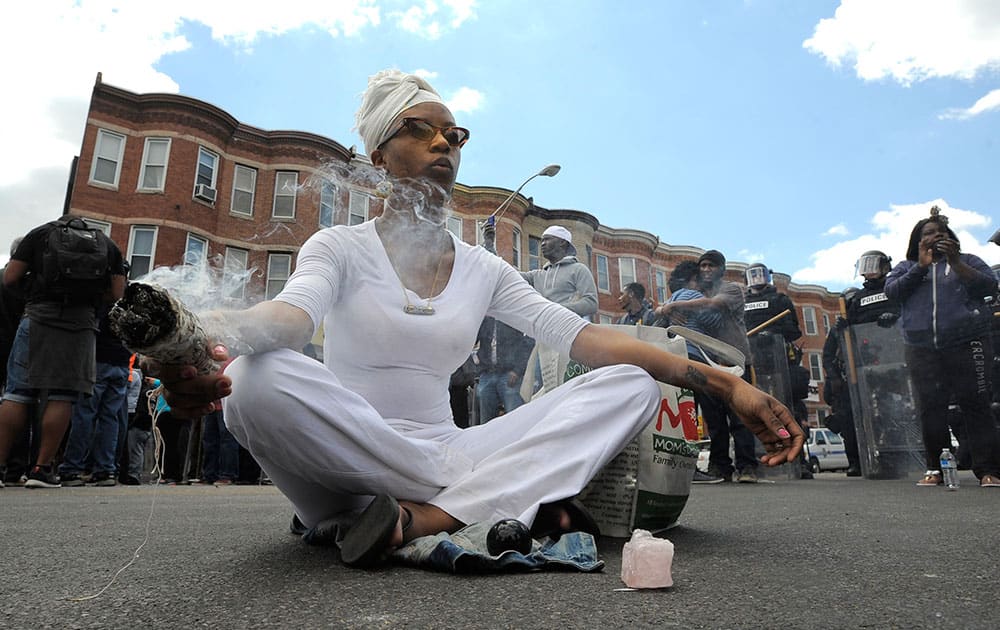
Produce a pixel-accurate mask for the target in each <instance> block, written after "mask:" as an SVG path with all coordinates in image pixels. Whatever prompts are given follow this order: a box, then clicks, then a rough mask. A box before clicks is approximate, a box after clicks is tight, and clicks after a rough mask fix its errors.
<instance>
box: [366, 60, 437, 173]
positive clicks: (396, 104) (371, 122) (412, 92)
mask: <svg viewBox="0 0 1000 630" xmlns="http://www.w3.org/2000/svg"><path fill="white" fill-rule="evenodd" d="M427 102H431V103H442V104H443V103H444V101H442V100H441V97H440V96H438V93H437V92H436V91H435V90H434V88H432V87H431V84H430V83H428V82H427V81H424V80H423V79H421V78H420V77H418V76H416V75H414V74H406V73H405V72H401V71H399V70H395V69H392V70H382V71H381V72H379V73H377V74H375V75H372V76H371V77H369V78H368V89H367V90H365V93H364V95H363V96H362V99H361V108H360V109H358V113H357V114H355V116H354V122H355V125H356V129H357V130H358V134H359V135H360V136H361V140H362V141H363V142H364V143H365V153H367V154H368V155H371V154H372V151H374V150H375V149H377V148H378V145H380V144H382V143H383V142H385V139H386V137H388V136H389V134H390V133H391V131H393V130H392V129H391V125H392V122H393V121H394V120H396V117H397V116H399V114H400V113H402V112H403V111H404V110H407V109H409V108H411V107H413V106H414V105H419V104H420V103H427Z"/></svg>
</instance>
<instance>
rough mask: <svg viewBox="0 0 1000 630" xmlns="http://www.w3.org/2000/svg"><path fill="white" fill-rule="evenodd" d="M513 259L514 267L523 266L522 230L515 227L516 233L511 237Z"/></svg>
mask: <svg viewBox="0 0 1000 630" xmlns="http://www.w3.org/2000/svg"><path fill="white" fill-rule="evenodd" d="M511 238H512V241H511V261H512V262H513V263H514V269H520V268H521V230H519V229H517V228H514V235H513V236H512V237H511Z"/></svg>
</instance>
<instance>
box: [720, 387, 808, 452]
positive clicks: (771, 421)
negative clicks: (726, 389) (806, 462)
mask: <svg viewBox="0 0 1000 630" xmlns="http://www.w3.org/2000/svg"><path fill="white" fill-rule="evenodd" d="M727 402H728V404H729V408H730V409H731V410H732V411H733V413H735V414H736V415H737V416H739V418H740V420H742V421H743V424H744V425H746V427H747V428H748V429H750V431H751V433H753V434H754V435H756V436H757V439H758V440H760V442H761V444H763V445H764V451H765V454H764V456H763V457H761V458H760V461H761V463H763V464H765V465H767V466H780V465H781V464H784V463H788V462H793V461H795V459H796V458H797V457H798V456H799V453H801V451H802V445H803V444H804V443H805V440H806V438H805V434H803V432H802V428H801V427H800V426H799V423H798V422H797V421H796V420H795V417H794V416H793V415H792V412H790V411H789V410H788V408H787V407H785V406H784V405H782V404H781V403H780V402H778V401H777V400H776V399H775V398H774V397H772V396H770V395H768V394H766V393H764V392H762V391H760V390H759V389H757V388H756V387H754V386H753V385H750V384H749V383H747V382H746V381H742V380H740V381H738V384H737V385H735V386H734V387H733V390H732V391H731V392H730V394H729V400H728V401H727Z"/></svg>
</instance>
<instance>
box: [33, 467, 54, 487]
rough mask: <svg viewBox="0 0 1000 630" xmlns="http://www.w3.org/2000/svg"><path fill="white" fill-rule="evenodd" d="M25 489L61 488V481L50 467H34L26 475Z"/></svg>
mask: <svg viewBox="0 0 1000 630" xmlns="http://www.w3.org/2000/svg"><path fill="white" fill-rule="evenodd" d="M24 487H25V488H61V487H62V481H61V480H60V479H59V475H57V474H56V471H55V470H53V469H52V467H51V466H35V467H33V468H32V469H31V472H29V473H28V480H27V481H25V482H24Z"/></svg>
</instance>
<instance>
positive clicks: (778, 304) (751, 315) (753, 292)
mask: <svg viewBox="0 0 1000 630" xmlns="http://www.w3.org/2000/svg"><path fill="white" fill-rule="evenodd" d="M746 278H747V287H748V288H749V290H748V291H747V295H746V304H745V305H744V307H743V308H744V311H745V312H744V319H745V320H746V325H747V330H753V329H754V328H756V327H757V326H760V325H761V324H763V323H764V322H766V321H767V320H769V319H771V318H772V317H774V316H775V315H778V314H779V313H781V312H783V311H785V310H786V309H787V310H788V311H789V313H788V315H785V316H784V317H782V318H781V319H779V320H778V321H776V322H774V323H773V324H771V325H770V326H768V327H767V328H765V329H764V330H762V331H761V332H770V333H774V334H780V335H782V336H783V337H784V338H785V341H787V342H789V343H791V342H792V341H795V340H796V339H798V338H799V337H801V336H802V331H801V330H800V329H799V317H798V315H796V314H795V305H794V304H792V300H791V299H790V298H789V297H788V296H787V295H785V294H784V293H779V292H778V290H777V289H776V288H774V284H772V282H771V270H770V269H768V268H767V267H766V266H764V265H763V264H761V263H754V264H752V265H750V266H749V267H747V271H746Z"/></svg>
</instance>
